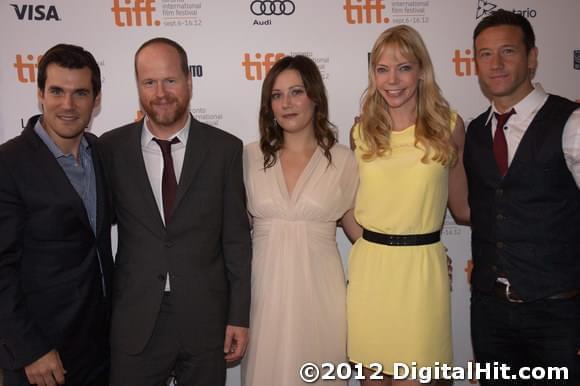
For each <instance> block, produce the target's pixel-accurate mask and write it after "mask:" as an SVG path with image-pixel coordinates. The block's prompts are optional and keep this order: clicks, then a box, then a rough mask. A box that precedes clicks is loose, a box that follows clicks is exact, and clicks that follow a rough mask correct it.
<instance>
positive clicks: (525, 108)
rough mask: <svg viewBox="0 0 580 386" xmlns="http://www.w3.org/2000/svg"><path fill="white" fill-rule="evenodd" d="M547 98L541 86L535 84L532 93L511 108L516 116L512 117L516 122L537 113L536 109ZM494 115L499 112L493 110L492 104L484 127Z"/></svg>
mask: <svg viewBox="0 0 580 386" xmlns="http://www.w3.org/2000/svg"><path fill="white" fill-rule="evenodd" d="M547 98H548V94H547V93H546V92H545V91H544V88H543V87H542V85H541V84H539V83H535V84H534V89H533V90H532V92H530V93H529V94H528V95H526V96H525V97H524V99H522V100H521V101H519V102H518V103H517V104H516V105H515V106H512V108H513V109H515V110H516V115H514V116H513V117H514V118H516V119H518V120H524V119H526V118H527V117H529V116H530V115H531V114H533V113H534V112H535V111H537V110H538V108H539V107H540V106H542V105H543V104H544V102H545V101H546V99H547ZM508 110H510V109H508ZM494 113H498V114H499V112H498V111H497V109H496V108H495V105H494V104H493V102H492V103H491V109H490V111H489V115H488V116H487V120H486V121H485V124H486V125H487V124H488V123H489V121H490V120H491V118H492V117H493V114H494Z"/></svg>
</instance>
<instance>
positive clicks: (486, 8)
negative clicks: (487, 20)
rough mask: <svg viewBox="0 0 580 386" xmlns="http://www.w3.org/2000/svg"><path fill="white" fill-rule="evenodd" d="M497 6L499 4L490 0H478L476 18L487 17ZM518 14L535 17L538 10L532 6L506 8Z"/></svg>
mask: <svg viewBox="0 0 580 386" xmlns="http://www.w3.org/2000/svg"><path fill="white" fill-rule="evenodd" d="M496 8H497V4H494V3H492V2H491V1H489V0H477V10H476V11H475V19H476V20H477V19H479V18H482V17H486V16H488V15H490V14H491V13H492V12H493V11H495V10H496ZM506 10H508V11H511V12H513V13H515V14H517V15H522V16H523V17H527V18H528V19H529V18H534V17H536V16H537V15H538V12H537V11H536V10H535V9H532V8H525V9H515V8H513V9H511V10H510V9H506Z"/></svg>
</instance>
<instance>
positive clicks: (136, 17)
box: [111, 0, 161, 27]
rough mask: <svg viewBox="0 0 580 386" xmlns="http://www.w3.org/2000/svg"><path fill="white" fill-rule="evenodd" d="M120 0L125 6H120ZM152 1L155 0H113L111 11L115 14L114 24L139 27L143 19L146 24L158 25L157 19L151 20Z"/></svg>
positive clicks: (153, 9)
mask: <svg viewBox="0 0 580 386" xmlns="http://www.w3.org/2000/svg"><path fill="white" fill-rule="evenodd" d="M120 1H123V3H125V5H126V6H124V7H121V5H120V4H119V2H120ZM154 3H155V0H113V8H111V11H113V13H114V14H115V24H116V25H117V26H118V27H133V26H136V27H141V26H142V25H143V19H145V25H146V26H153V25H155V26H158V25H160V24H161V22H160V21H159V20H153V12H154V11H155V7H154V6H153V4H154ZM131 4H133V6H132V7H131Z"/></svg>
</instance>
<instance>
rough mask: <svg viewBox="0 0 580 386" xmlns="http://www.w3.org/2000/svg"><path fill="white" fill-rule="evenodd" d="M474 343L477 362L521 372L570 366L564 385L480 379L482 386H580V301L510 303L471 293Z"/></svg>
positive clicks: (512, 372) (540, 381)
mask: <svg viewBox="0 0 580 386" xmlns="http://www.w3.org/2000/svg"><path fill="white" fill-rule="evenodd" d="M471 338H472V341H473V351H474V354H475V360H476V361H477V362H479V363H491V364H492V366H493V363H494V362H497V363H498V364H500V365H501V364H506V365H508V366H509V367H510V368H511V372H510V374H517V371H518V369H520V368H522V367H530V368H534V367H543V368H545V369H547V368H548V367H566V368H567V369H568V375H569V378H568V380H567V381H565V380H560V381H558V380H549V379H544V380H533V379H532V380H521V379H517V380H510V381H508V380H502V379H500V380H483V379H482V380H480V383H481V385H484V386H486V385H570V386H572V385H574V386H578V385H580V356H578V355H577V351H578V350H579V349H580V297H579V296H576V298H573V299H564V300H538V301H534V302H529V303H510V302H508V301H507V300H505V299H501V298H500V297H498V296H497V295H495V294H482V293H479V292H475V291H474V292H473V294H472V296H471Z"/></svg>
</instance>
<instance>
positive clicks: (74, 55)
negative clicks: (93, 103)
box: [38, 44, 101, 99]
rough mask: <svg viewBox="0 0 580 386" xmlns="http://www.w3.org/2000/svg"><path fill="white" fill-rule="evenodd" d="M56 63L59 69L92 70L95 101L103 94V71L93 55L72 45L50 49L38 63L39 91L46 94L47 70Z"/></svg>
mask: <svg viewBox="0 0 580 386" xmlns="http://www.w3.org/2000/svg"><path fill="white" fill-rule="evenodd" d="M51 63H54V64H56V65H58V66H59V67H63V68H68V69H79V70H80V69H81V68H85V67H87V68H88V69H89V70H91V84H92V86H93V99H94V98H96V97H97V96H98V95H99V94H100V93H101V70H100V69H99V65H98V64H97V61H96V60H95V58H94V56H93V54H91V53H90V52H89V51H86V50H85V49H84V48H82V47H79V46H75V45H72V44H57V45H56V46H54V47H52V48H50V49H49V50H48V51H46V53H45V54H44V55H43V56H42V58H41V59H40V62H39V63H38V89H39V90H40V91H41V92H44V87H45V86H46V69H47V67H48V65H49V64H51Z"/></svg>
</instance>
